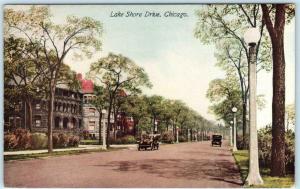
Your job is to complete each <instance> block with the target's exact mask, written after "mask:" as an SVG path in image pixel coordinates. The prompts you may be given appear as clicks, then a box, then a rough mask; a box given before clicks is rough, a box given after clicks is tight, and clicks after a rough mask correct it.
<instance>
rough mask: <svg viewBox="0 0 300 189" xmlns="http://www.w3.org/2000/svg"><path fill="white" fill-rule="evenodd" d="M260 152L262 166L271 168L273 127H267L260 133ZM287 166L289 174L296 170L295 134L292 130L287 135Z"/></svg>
mask: <svg viewBox="0 0 300 189" xmlns="http://www.w3.org/2000/svg"><path fill="white" fill-rule="evenodd" d="M258 147H259V148H258V152H259V159H260V164H261V165H262V166H263V167H270V166H271V152H272V127H271V125H268V126H266V127H265V128H262V129H260V130H259V131H258ZM285 164H286V170H287V172H290V173H293V172H294V169H295V133H294V132H293V131H291V130H289V131H287V132H286V133H285Z"/></svg>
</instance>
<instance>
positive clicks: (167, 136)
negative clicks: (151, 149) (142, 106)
mask: <svg viewBox="0 0 300 189" xmlns="http://www.w3.org/2000/svg"><path fill="white" fill-rule="evenodd" d="M161 142H162V143H167V144H172V143H174V136H173V134H172V133H171V132H164V133H163V134H162V136H161Z"/></svg>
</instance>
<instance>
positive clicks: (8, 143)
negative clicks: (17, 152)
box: [4, 133, 18, 150]
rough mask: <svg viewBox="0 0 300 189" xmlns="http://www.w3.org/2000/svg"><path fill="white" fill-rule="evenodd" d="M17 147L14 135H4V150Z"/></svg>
mask: <svg viewBox="0 0 300 189" xmlns="http://www.w3.org/2000/svg"><path fill="white" fill-rule="evenodd" d="M17 145H18V141H17V138H16V135H14V134H12V133H8V134H5V135H4V150H12V149H15V147H16V146H17Z"/></svg>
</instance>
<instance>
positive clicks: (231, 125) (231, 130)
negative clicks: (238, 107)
mask: <svg viewBox="0 0 300 189" xmlns="http://www.w3.org/2000/svg"><path fill="white" fill-rule="evenodd" d="M229 130H230V146H232V132H233V121H230V129H229Z"/></svg>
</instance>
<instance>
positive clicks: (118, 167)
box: [4, 142, 241, 188]
mask: <svg viewBox="0 0 300 189" xmlns="http://www.w3.org/2000/svg"><path fill="white" fill-rule="evenodd" d="M4 171H5V172H4V178H5V186H8V187H139V188H140V187H156V188H157V187H172V188H176V187H197V188H199V187H211V188H213V187H222V188H225V187H231V188H232V187H241V179H240V176H239V171H238V169H237V167H236V165H235V163H234V158H233V156H232V155H231V152H230V151H229V148H228V146H224V147H221V148H220V147H211V146H210V143H209V142H197V143H196V142H195V143H182V144H174V145H165V146H161V148H160V149H159V150H158V151H157V150H156V151H137V150H136V149H131V150H120V151H112V152H102V153H91V154H81V155H71V156H61V157H50V158H47V159H35V160H25V161H11V162H5V164H4Z"/></svg>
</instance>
